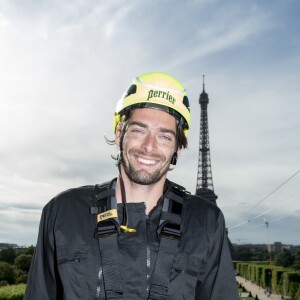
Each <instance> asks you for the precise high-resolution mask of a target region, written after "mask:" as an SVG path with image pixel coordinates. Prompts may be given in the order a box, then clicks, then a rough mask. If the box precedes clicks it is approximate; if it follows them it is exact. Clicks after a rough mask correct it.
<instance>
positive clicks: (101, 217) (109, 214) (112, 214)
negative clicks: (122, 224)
mask: <svg viewBox="0 0 300 300" xmlns="http://www.w3.org/2000/svg"><path fill="white" fill-rule="evenodd" d="M117 217H118V212H117V210H116V209H111V210H108V211H105V212H103V213H101V214H98V215H97V222H101V221H105V220H107V219H111V218H117Z"/></svg>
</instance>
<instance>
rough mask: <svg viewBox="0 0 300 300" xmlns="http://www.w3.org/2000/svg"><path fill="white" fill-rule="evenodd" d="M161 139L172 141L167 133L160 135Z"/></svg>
mask: <svg viewBox="0 0 300 300" xmlns="http://www.w3.org/2000/svg"><path fill="white" fill-rule="evenodd" d="M161 139H163V140H166V141H172V138H171V137H169V136H167V135H162V136H161Z"/></svg>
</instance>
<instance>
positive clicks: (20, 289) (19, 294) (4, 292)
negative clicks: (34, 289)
mask: <svg viewBox="0 0 300 300" xmlns="http://www.w3.org/2000/svg"><path fill="white" fill-rule="evenodd" d="M25 287H26V285H25V284H15V285H8V286H4V287H1V288H0V300H22V299H23V297H24V293H25Z"/></svg>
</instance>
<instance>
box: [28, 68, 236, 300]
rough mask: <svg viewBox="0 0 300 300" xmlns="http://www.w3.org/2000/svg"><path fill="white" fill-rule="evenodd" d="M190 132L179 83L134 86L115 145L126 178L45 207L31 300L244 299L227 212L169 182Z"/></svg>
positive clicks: (119, 112) (118, 116)
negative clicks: (229, 239)
mask: <svg viewBox="0 0 300 300" xmlns="http://www.w3.org/2000/svg"><path fill="white" fill-rule="evenodd" d="M189 128H190V109H189V101H188V98H187V96H186V91H185V89H184V87H183V86H182V85H181V83H180V82H179V81H177V80H176V79H175V78H173V77H172V76H170V75H168V74H165V73H158V72H155V73H148V74H144V75H142V76H139V77H137V78H135V79H134V80H133V84H132V85H131V86H130V87H129V89H128V91H127V92H126V93H125V94H124V95H123V97H122V98H121V100H120V101H119V102H118V104H117V108H116V112H115V116H114V133H115V139H114V140H113V141H108V142H109V143H111V144H116V145H117V146H118V148H119V155H118V157H116V161H117V166H118V177H117V178H115V179H113V180H111V181H108V182H105V183H103V184H99V185H96V186H85V187H81V188H75V189H71V190H68V191H65V192H63V193H61V194H59V195H58V196H56V197H55V198H53V199H52V200H51V201H50V202H49V203H48V204H47V205H46V206H45V208H44V210H43V215H42V219H41V223H40V231H39V237H38V243H37V247H36V252H35V256H34V259H33V261H32V265H31V269H30V274H29V278H28V284H27V289H26V294H25V298H24V299H25V300H27V299H28V300H29V299H31V300H37V299H38V300H40V299H43V300H48V299H49V300H50V299H70V300H71V299H72V300H74V299H117V300H121V299H128V300H135V299H152V300H176V299H185V300H189V299H198V300H200V299H201V300H208V299H211V300H220V299H222V300H235V299H236V300H237V299H239V297H238V292H237V287H236V282H235V277H234V271H233V266H232V261H231V257H230V252H229V248H228V244H227V238H226V233H225V224H224V217H223V215H222V212H221V211H220V209H219V208H218V207H217V206H215V205H214V204H212V203H210V202H208V201H206V200H204V199H202V198H199V197H197V196H194V195H191V194H189V193H188V192H186V190H185V189H184V188H183V187H182V186H180V185H177V184H175V183H173V182H170V181H169V180H168V179H167V173H168V171H169V170H170V169H171V168H174V166H175V165H176V162H177V159H178V156H179V154H180V151H181V150H182V149H183V148H186V147H187V138H186V134H187V131H188V130H189Z"/></svg>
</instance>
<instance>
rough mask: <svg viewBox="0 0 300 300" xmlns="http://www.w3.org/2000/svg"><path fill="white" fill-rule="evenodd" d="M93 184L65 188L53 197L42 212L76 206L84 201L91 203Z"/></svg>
mask: <svg viewBox="0 0 300 300" xmlns="http://www.w3.org/2000/svg"><path fill="white" fill-rule="evenodd" d="M93 190H94V186H93V185H86V186H81V187H76V188H71V189H68V190H65V191H63V192H61V193H59V194H57V195H56V196H55V197H53V198H52V199H51V200H50V201H49V202H48V203H47V204H46V205H45V207H44V212H46V213H47V212H50V211H53V210H60V209H69V208H71V207H73V208H78V206H82V205H84V204H85V203H86V204H87V203H91V201H92V195H93Z"/></svg>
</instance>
